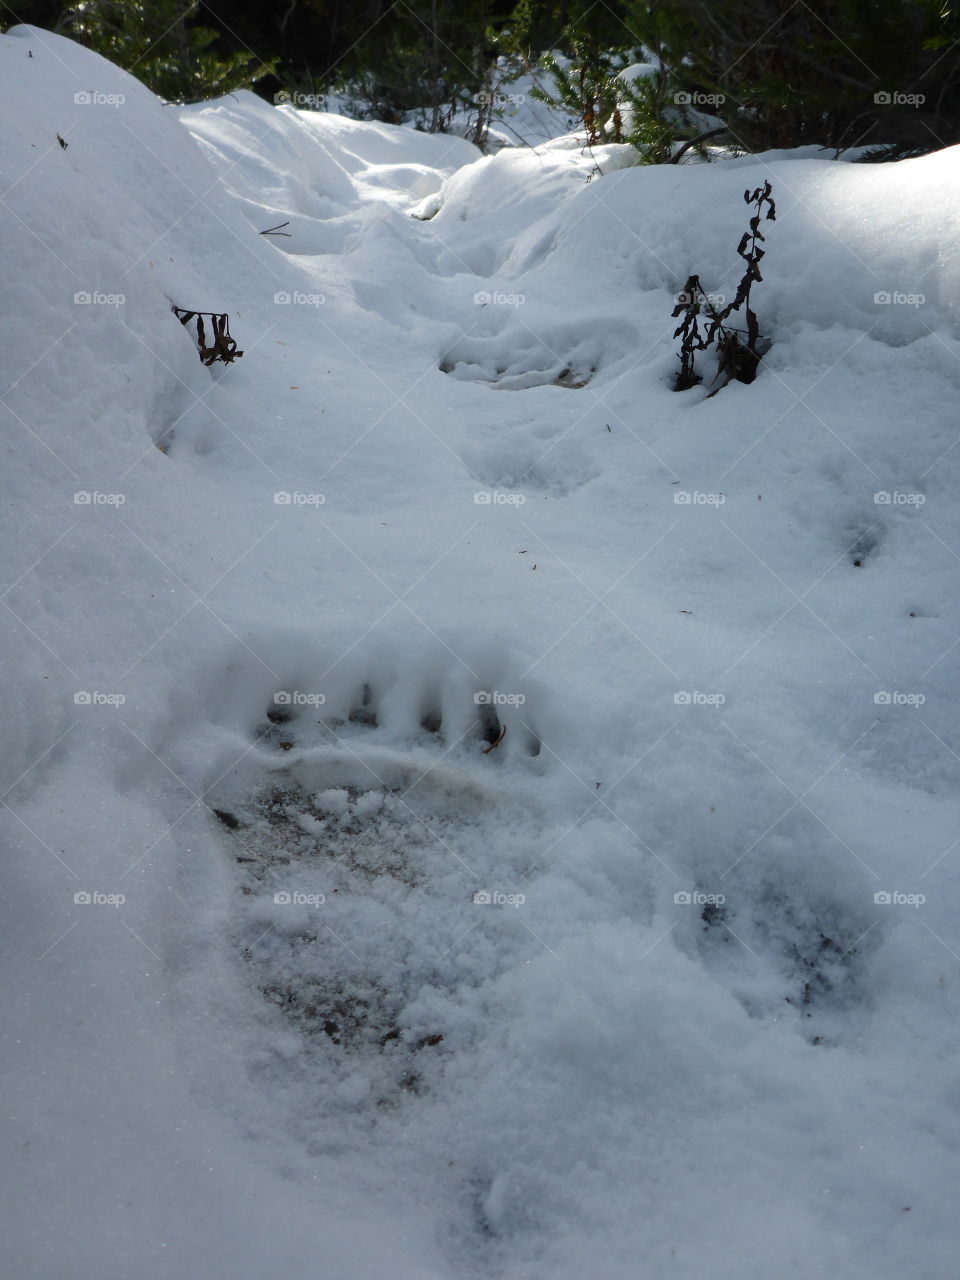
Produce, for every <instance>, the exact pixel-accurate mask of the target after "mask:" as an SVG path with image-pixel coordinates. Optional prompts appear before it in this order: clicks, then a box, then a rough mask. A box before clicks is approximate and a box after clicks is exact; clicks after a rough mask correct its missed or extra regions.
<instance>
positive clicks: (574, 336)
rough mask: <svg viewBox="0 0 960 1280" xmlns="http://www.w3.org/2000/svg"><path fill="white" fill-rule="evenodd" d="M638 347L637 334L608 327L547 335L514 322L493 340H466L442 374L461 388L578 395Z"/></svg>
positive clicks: (450, 353)
mask: <svg viewBox="0 0 960 1280" xmlns="http://www.w3.org/2000/svg"><path fill="white" fill-rule="evenodd" d="M635 345H636V334H633V333H631V332H630V331H629V330H626V329H625V328H624V327H623V326H622V325H619V324H612V323H610V322H609V321H596V320H594V321H590V320H585V321H583V322H581V323H579V324H577V325H563V326H560V327H557V328H553V329H552V330H550V331H549V332H546V333H543V334H539V333H535V332H534V331H533V330H532V329H531V328H530V327H528V326H527V325H526V324H522V323H519V322H514V323H513V324H512V325H508V326H507V327H506V328H505V329H504V330H503V331H502V332H501V333H499V334H495V335H492V336H483V335H477V334H472V333H468V334H465V335H464V336H463V337H462V338H460V339H459V340H458V341H456V342H454V343H453V344H452V345H451V346H450V347H449V348H448V349H447V351H446V352H445V353H444V356H443V359H442V361H441V363H440V369H441V372H443V373H448V374H450V375H451V376H452V377H454V378H457V379H458V380H459V381H461V382H485V383H488V384H489V385H490V386H491V387H493V388H494V389H495V390H497V391H523V390H527V389H529V388H531V387H544V386H555V387H566V388H567V389H569V390H579V389H580V388H582V387H585V386H586V385H587V384H588V383H589V382H591V381H592V380H593V378H594V377H595V376H596V375H597V374H598V373H599V372H600V371H601V370H603V369H605V368H606V367H607V366H609V365H611V364H613V363H615V362H616V361H618V360H620V359H622V358H623V357H624V356H627V355H629V353H630V352H631V351H632V350H633V349H634V347H635Z"/></svg>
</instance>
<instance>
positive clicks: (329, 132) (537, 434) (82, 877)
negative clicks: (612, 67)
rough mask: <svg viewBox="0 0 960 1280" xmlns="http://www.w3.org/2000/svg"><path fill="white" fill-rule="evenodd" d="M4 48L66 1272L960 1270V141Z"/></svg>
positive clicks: (46, 1142) (38, 1053) (35, 1264)
mask: <svg viewBox="0 0 960 1280" xmlns="http://www.w3.org/2000/svg"><path fill="white" fill-rule="evenodd" d="M29 55H32V56H29ZM0 60H2V84H3V90H2V101H3V105H4V121H5V127H4V130H3V136H2V141H0V176H2V189H3V195H2V204H0V217H2V220H3V228H4V235H5V244H6V245H7V246H8V250H7V261H6V264H5V272H4V275H5V285H6V289H5V306H4V310H3V317H2V322H0V323H2V325H3V350H4V353H5V365H4V367H5V371H6V374H7V377H6V378H5V380H4V384H5V386H6V387H7V389H6V390H5V391H4V392H3V394H2V397H0V407H2V413H3V421H4V427H5V436H4V438H5V441H6V449H5V466H4V468H3V484H4V486H5V490H6V492H5V497H4V503H3V509H4V515H5V528H4V546H5V548H6V574H5V577H6V581H5V583H4V594H3V596H2V599H3V604H4V608H3V610H2V611H0V621H2V626H3V633H4V634H3V645H4V653H5V655H6V666H5V693H6V698H5V707H6V710H5V717H4V733H3V752H2V753H0V769H2V776H3V786H2V792H3V803H4V809H3V813H2V819H0V820H2V826H3V835H4V843H5V847H6V850H7V853H6V861H5V868H6V873H5V874H6V884H5V892H4V894H3V895H2V896H0V914H2V929H0V948H2V957H3V965H4V975H5V982H4V991H5V997H6V998H5V1009H4V1013H3V1018H2V1020H0V1028H2V1031H0V1034H2V1036H3V1049H4V1052H3V1055H2V1063H3V1067H2V1070H3V1080H2V1096H3V1099H4V1114H5V1119H6V1127H7V1155H6V1159H5V1160H4V1162H3V1195H4V1202H5V1204H6V1205H7V1208H8V1230H7V1250H6V1252H7V1257H8V1263H7V1267H8V1272H9V1274H11V1275H16V1276H18V1277H29V1278H30V1280H47V1278H49V1280H61V1277H63V1276H65V1275H69V1276H71V1277H72V1278H75V1280H88V1278H90V1280H93V1278H94V1277H95V1278H96V1280H113V1278H114V1277H116V1278H117V1280H119V1278H120V1277H124V1278H126V1277H128V1276H130V1275H132V1274H137V1275H139V1276H143V1277H144V1278H145V1280H167V1278H168V1277H169V1278H171V1280H172V1278H174V1277H177V1278H178V1280H179V1277H182V1276H187V1275H189V1276H191V1277H211V1278H214V1277H216V1278H218V1280H219V1278H220V1277H230V1278H231V1280H237V1278H242V1280H248V1278H250V1280H253V1278H254V1277H257V1278H259V1277H266V1276H276V1275H278V1274H289V1275H291V1276H306V1275H314V1274H324V1275H326V1274H330V1275H344V1276H350V1277H360V1278H362V1277H365V1276H370V1277H373V1276H382V1275H384V1274H388V1275H390V1276H394V1277H398V1278H402V1280H420V1278H421V1277H422V1278H423V1280H426V1277H432V1278H435V1280H441V1278H442V1280H447V1278H450V1280H452V1278H453V1277H458V1278H459V1277H464V1276H476V1277H484V1276H502V1277H507V1278H509V1280H541V1278H542V1277H546V1276H550V1277H551V1278H553V1280H565V1278H566V1277H571V1278H572V1277H580V1276H582V1275H602V1276H604V1277H605V1278H609V1280H619V1278H620V1277H628V1276H630V1277H633V1276H636V1275H637V1274H640V1273H642V1274H645V1275H647V1274H649V1275H651V1276H673V1277H684V1278H685V1277H691V1278H692V1277H700V1276H702V1275H703V1274H704V1272H706V1271H709V1272H710V1274H711V1275H713V1276H716V1277H718V1280H727V1278H730V1280H733V1277H737V1280H751V1278H753V1277H755V1278H756V1280H761V1278H763V1280H766V1278H767V1277H769V1276H770V1275H794V1276H811V1275H818V1274H821V1273H823V1272H827V1271H829V1272H831V1273H832V1274H833V1275H836V1276H839V1277H843V1278H844V1280H858V1278H861V1277H862V1278H863V1280H866V1278H867V1277H869V1278H870V1280H875V1278H876V1277H887V1276H889V1277H894V1276H896V1277H899V1276H902V1275H906V1274H909V1275H911V1276H917V1277H924V1278H936V1280H941V1278H946V1277H948V1276H952V1275H953V1274H955V1262H954V1257H953V1254H954V1249H953V1247H952V1242H953V1225H954V1218H955V1209H954V1204H953V1201H954V1196H953V1194H952V1191H953V1187H954V1185H955V1180H956V1175H957V1152H958V1147H960V1125H958V1112H957V1084H956V1070H955V1061H956V1052H957V1032H956V1027H957V1025H958V1021H957V1014H958V989H960V987H958V979H960V973H958V964H960V960H958V954H957V953H958V950H960V936H958V927H957V916H956V910H955V904H956V890H957V853H956V848H955V846H956V834H955V833H956V830H957V822H958V816H960V815H958V807H960V806H958V802H957V788H956V784H957V780H958V773H960V770H958V762H960V754H958V753H960V742H958V734H957V727H956V715H955V695H954V689H955V687H956V676H957V663H958V653H960V649H958V647H957V636H958V634H960V632H958V605H957V598H958V593H957V591H956V564H957V560H958V558H960V513H958V509H957V504H956V501H955V494H956V492H957V485H958V480H960V475H958V470H960V450H958V449H957V448H956V446H957V443H958V434H957V427H956V421H955V414H954V412H953V409H952V406H953V404H954V403H955V400H956V395H957V388H958V381H960V376H958V363H957V355H958V350H960V348H958V341H957V314H956V307H957V298H958V278H957V266H958V246H960V229H958V226H957V217H958V215H957V213H956V206H957V184H958V164H960V159H958V157H960V151H958V149H956V148H953V149H948V150H946V151H943V152H940V153H938V154H935V155H932V156H929V157H927V158H924V159H919V160H914V161H908V162H904V163H902V164H897V165H876V166H855V165H850V164H843V163H840V164H837V163H833V162H831V161H829V160H827V159H817V158H814V157H813V156H811V155H810V154H809V152H802V153H799V154H786V153H776V154H771V155H767V156H761V157H748V158H741V159H739V160H737V161H729V162H721V163H716V164H712V165H703V164H691V165H683V166H679V167H673V166H666V167H649V168H644V167H637V166H635V165H632V164H628V161H629V160H630V156H629V154H628V153H627V151H626V149H624V148H617V147H609V148H594V150H593V152H592V153H589V152H587V153H582V152H581V150H580V149H578V147H577V146H576V144H575V141H574V140H572V139H570V138H566V139H554V140H545V141H544V142H543V144H542V145H538V146H536V147H535V148H531V147H522V148H516V149H510V150H501V151H500V152H498V153H497V154H496V155H494V156H488V157H480V156H479V154H478V153H477V151H476V149H475V148H473V147H472V146H471V145H470V144H469V143H467V142H465V141H463V140H462V139H459V138H451V137H443V136H437V137H434V136H430V135H425V134H420V133H417V132H415V131H414V130H410V129H402V128H392V127H389V126H385V125H377V124H369V123H359V122H355V121H347V120H345V119H343V118H341V117H338V116H335V115H326V114H323V113H298V112H296V111H294V110H292V109H290V108H286V107H281V108H272V107H270V106H269V105H265V104H264V103H262V102H261V101H259V100H257V99H256V98H255V97H253V96H252V95H250V94H237V95H231V96H230V97H229V98H226V99H223V100H220V101H217V102H214V103H209V104H204V105H202V106H199V107H190V108H183V109H178V108H175V107H171V106H166V105H163V104H161V103H160V102H159V101H157V100H156V99H155V98H154V97H153V96H152V95H151V94H150V93H148V92H147V90H146V89H144V88H143V87H142V86H141V85H139V84H138V83H137V82H136V81H134V80H133V79H132V78H131V77H130V76H128V75H126V74H125V73H123V72H121V71H119V70H118V69H116V68H114V67H111V66H110V65H108V64H107V63H106V62H104V61H103V60H102V59H100V58H98V57H97V56H95V55H93V54H91V53H90V52H88V51H85V50H83V49H81V48H79V47H77V46H75V45H73V44H72V43H71V42H69V41H67V40H65V39H63V38H60V37H56V36H52V35H50V34H48V33H45V32H41V31H39V30H37V29H34V28H27V27H17V28H14V29H13V30H12V31H9V32H7V33H6V34H5V35H4V36H2V37H0ZM78 93H81V94H87V95H88V97H89V98H90V100H89V101H82V100H81V101H75V95H76V94H78ZM120 97H122V101H120V102H117V101H116V99H117V98H120ZM109 99H113V101H112V102H111V101H108V100H109ZM57 134H59V135H60V137H62V138H63V139H64V141H65V142H66V143H67V146H66V148H65V149H64V148H63V147H62V146H61V145H60V144H59V142H58V140H57ZM765 179H769V180H770V181H771V183H772V184H773V188H774V194H775V198H776V200H777V221H776V222H775V223H769V224H765V226H764V229H765V232H766V234H767V246H766V247H767V250H768V254H767V257H766V259H765V261H764V266H763V271H764V276H765V279H764V282H763V284H762V285H759V286H757V289H756V293H755V295H754V297H755V304H756V307H757V310H758V313H759V314H760V317H761V324H762V326H763V329H764V332H767V333H769V334H770V335H771V337H772V339H773V345H772V348H771V350H770V352H769V354H768V356H767V357H766V358H765V359H764V361H763V364H762V366H761V373H760V377H759V378H758V380H757V382H756V383H754V384H753V385H751V386H742V385H740V384H733V385H730V386H728V387H726V388H724V389H723V390H722V391H721V392H720V394H718V395H717V396H715V397H713V398H711V399H707V398H706V396H707V393H708V391H709V389H710V388H709V385H708V382H709V375H708V382H707V384H705V385H704V386H703V387H701V388H699V389H696V390H694V391H691V392H687V393H684V394H681V395H677V394H674V393H673V391H672V389H671V377H672V374H673V372H674V371H675V368H676V354H675V352H676V344H675V342H674V340H673V339H672V329H673V322H671V319H670V313H671V310H672V307H673V305H674V295H675V293H676V292H677V291H678V290H679V289H680V288H681V287H682V285H683V283H684V281H685V280H686V278H687V276H688V275H689V274H690V273H691V272H697V273H698V274H699V275H700V277H701V280H702V281H703V283H704V287H705V288H708V289H710V290H713V291H718V292H724V291H726V292H731V291H732V290H734V289H735V287H736V283H737V280H738V279H739V274H738V262H739V260H738V259H737V258H736V255H735V252H734V251H735V248H736V245H737V242H738V240H739V238H740V235H741V233H742V231H743V229H744V228H745V226H746V216H747V214H746V207H745V205H744V203H743V199H742V195H743V191H744V189H745V188H753V187H755V186H758V185H760V184H761V183H762V182H763V181H764V180H765ZM284 221H287V222H289V225H288V226H287V227H286V228H285V230H286V231H288V232H289V233H290V235H289V238H282V237H278V236H272V237H268V236H262V235H260V234H258V233H259V232H260V231H262V230H265V229H267V228H269V227H273V226H276V225H277V224H278V223H280V222H284ZM77 295H89V296H90V297H91V298H92V299H93V300H91V301H82V300H80V301H78V300H76V297H77ZM878 295H879V300H878ZM884 297H887V298H889V299H890V300H889V301H886V300H884ZM121 299H122V300H121ZM172 304H176V305H177V306H181V307H186V308H189V309H192V308H196V307H203V308H205V309H207V308H209V309H211V310H217V311H227V312H229V315H230V322H231V332H232V333H233V335H234V337H235V338H236V339H237V341H238V344H239V346H240V348H241V349H242V350H243V351H244V356H243V358H242V359H241V360H239V361H237V362H235V363H234V364H232V365H231V366H230V367H224V366H220V365H217V366H214V367H213V368H209V369H208V368H205V367H204V366H202V365H201V364H200V362H199V360H198V359H197V351H196V346H195V343H194V341H193V337H192V332H191V329H190V328H189V327H188V328H186V329H184V328H182V327H181V326H180V325H179V324H178V323H177V322H176V318H175V317H174V316H173V315H172V314H171V312H170V307H171V305H172ZM704 369H705V370H706V369H707V365H706V364H705V365H704ZM8 384H9V385H8ZM495 392H496V393H497V394H494V393H495ZM78 495H79V497H78ZM121 699H122V701H121ZM921 699H922V700H921ZM504 727H505V728H506V734H505V736H503V737H502V738H501V737H500V735H501V731H502V730H503V728H504ZM218 814H219V816H218ZM878 894H879V895H881V898H880V900H879V901H877V900H875V895H878ZM76 895H80V897H79V899H78V898H77V897H76ZM883 895H886V896H887V897H888V898H889V899H890V900H889V901H884V900H883ZM121 897H122V901H120V898H121ZM920 899H922V901H921V900H920Z"/></svg>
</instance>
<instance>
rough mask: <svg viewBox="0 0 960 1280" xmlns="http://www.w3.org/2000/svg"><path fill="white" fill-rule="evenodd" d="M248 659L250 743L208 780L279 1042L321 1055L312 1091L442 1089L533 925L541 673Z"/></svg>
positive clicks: (421, 658)
mask: <svg viewBox="0 0 960 1280" xmlns="http://www.w3.org/2000/svg"><path fill="white" fill-rule="evenodd" d="M301 656H302V655H301ZM247 663H248V659H246V658H241V657H239V656H238V658H237V660H236V663H235V668H236V669H235V671H234V673H233V675H234V678H236V679H237V680H238V683H237V684H236V685H234V684H233V679H231V680H229V681H227V682H226V683H225V684H224V686H223V690H222V693H223V696H224V699H225V704H231V703H235V702H236V700H237V699H239V700H240V701H241V702H242V703H243V704H244V705H243V707H242V708H241V710H240V712H239V719H240V720H241V722H242V724H243V729H244V733H245V735H246V738H247V741H248V750H247V752H246V754H245V755H244V756H243V758H242V760H241V761H239V762H238V763H237V765H236V766H235V767H234V768H233V769H231V770H230V771H229V772H228V773H227V774H226V775H225V776H224V777H222V778H220V779H219V780H218V781H217V782H216V784H215V785H214V786H213V787H212V788H211V790H210V791H208V793H207V796H206V800H207V804H208V806H209V808H210V809H211V811H212V814H213V815H214V817H215V819H216V820H217V821H218V824H219V826H220V828H221V830H222V833H223V840H222V842H221V844H222V848H223V849H224V851H225V856H226V857H227V859H228V860H229V861H230V862H232V864H233V865H234V867H235V877H236V892H237V906H238V910H237V913H236V916H235V918H234V923H233V925H232V926H231V932H232V938H231V944H232V949H233V950H234V953H235V954H236V955H238V956H239V957H240V958H241V961H242V965H243V968H244V972H245V974H246V976H247V981H248V984H249V985H250V986H252V987H253V988H254V989H255V991H256V992H257V993H258V998H259V1000H260V1001H261V1012H262V1016H264V1017H266V1018H267V1020H268V1022H269V1023H271V1025H273V1027H274V1029H275V1031H277V1032H279V1030H280V1028H281V1027H282V1028H283V1034H282V1035H281V1036H280V1039H279V1040H278V1042H277V1043H279V1044H282V1045H283V1046H285V1047H284V1048H283V1050H282V1052H283V1054H284V1055H289V1054H290V1053H291V1052H292V1051H293V1050H291V1047H290V1045H291V1041H290V1036H291V1035H292V1036H293V1037H294V1042H293V1043H295V1045H296V1053H297V1054H299V1053H301V1052H303V1053H306V1054H308V1055H309V1060H310V1063H311V1072H312V1078H313V1079H314V1080H315V1082H316V1091H317V1092H316V1102H315V1104H314V1105H316V1106H317V1107H318V1108H319V1110H320V1111H321V1112H322V1111H323V1110H324V1109H325V1108H329V1109H330V1110H331V1111H336V1112H337V1113H338V1114H340V1113H342V1111H343V1109H344V1108H345V1107H346V1108H348V1109H350V1108H353V1109H354V1110H356V1111H357V1112H358V1114H365V1115H367V1116H368V1117H369V1116H370V1115H371V1114H373V1115H375V1114H377V1110H378V1108H382V1107H384V1106H390V1107H392V1106H395V1105H397V1104H399V1103H400V1102H401V1101H402V1099H403V1098H404V1097H406V1096H409V1095H411V1094H417V1093H421V1092H423V1091H425V1090H427V1089H429V1086H430V1080H431V1077H432V1076H433V1075H434V1074H436V1073H438V1072H441V1071H442V1070H443V1064H444V1061H445V1059H446V1058H448V1057H449V1055H450V1054H451V1053H454V1052H456V1051H458V1050H462V1049H464V1048H466V1047H467V1043H466V1042H467V1040H468V1039H469V1036H470V1034H471V1033H470V1032H469V1030H468V1029H467V1027H466V1024H465V1019H464V1018H463V1015H462V998H463V990H464V987H465V986H467V987H475V986H479V985H480V984H482V983H483V982H484V981H487V980H489V979H490V978H491V976H493V975H494V974H495V973H496V972H499V971H501V970H502V969H503V968H504V967H505V966H509V965H512V964H515V963H517V962H518V956H519V953H520V950H521V949H523V948H524V947H529V945H530V943H531V937H532V935H530V933H529V930H526V929H524V927H523V925H522V919H521V908H522V904H523V901H524V899H525V898H526V897H527V896H528V895H529V894H530V893H531V891H532V890H531V884H532V868H534V867H535V865H536V864H537V863H538V862H539V861H540V859H541V857H542V854H543V849H544V843H543V835H542V822H543V814H542V813H541V812H539V808H540V807H539V804H538V797H537V787H536V783H537V779H538V777H539V775H540V774H541V773H542V771H543V770H544V768H546V767H547V758H546V756H545V755H544V754H543V753H542V752H541V745H542V743H541V728H540V724H541V717H542V713H543V697H542V693H541V691H540V690H539V689H538V688H537V687H536V686H535V685H533V684H527V685H523V686H522V687H521V682H520V681H516V680H513V679H511V678H510V676H509V674H507V673H508V671H509V664H506V665H504V664H503V663H501V664H500V674H499V676H498V679H496V680H493V679H487V680H480V679H478V678H477V676H476V675H475V674H474V673H473V672H471V671H470V670H469V669H468V668H467V667H465V666H464V665H463V664H461V663H459V662H458V660H457V659H456V658H454V657H453V656H452V655H451V654H450V653H449V652H447V651H446V650H442V649H439V650H434V651H431V652H430V653H429V654H425V653H422V652H421V653H417V654H415V655H414V656H413V657H412V658H407V659H406V660H403V661H399V662H391V661H389V660H386V659H384V658H383V657H382V656H381V659H380V660H379V661H378V660H377V658H376V657H375V656H370V657H369V660H368V663H367V665H363V662H362V660H361V659H358V660H356V661H355V662H354V663H353V665H352V667H351V669H350V670H349V671H338V670H337V669H336V668H334V669H333V670H330V671H328V672H326V674H317V675H316V676H312V677H308V676H307V675H306V674H305V671H306V670H307V664H306V663H305V662H302V661H301V663H300V670H299V674H298V675H297V676H296V678H293V677H291V678H290V679H287V680H286V681H283V682H281V683H280V684H279V685H278V684H277V682H275V681H273V682H271V683H268V682H265V681H264V679H263V678H262V676H259V677H258V678H257V680H256V681H255V685H256V690H255V693H252V692H251V684H250V679H251V676H252V672H251V671H250V670H249V669H246V670H244V668H245V666H246V664H247ZM323 665H324V664H323V663H320V664H319V665H317V664H314V670H315V671H317V672H318V673H322V672H323ZM341 665H345V664H341ZM474 665H475V666H477V669H478V670H479V664H474ZM231 686H232V687H233V690H234V696H231V692H230V690H231ZM241 691H242V692H241ZM253 697H256V698H258V702H257V703H254V702H253V701H252V698H253ZM233 710H234V714H235V718H236V714H237V708H236V706H235V705H234V707H233ZM268 1040H269V1037H268ZM371 1108H372V1109H373V1110H372V1111H371Z"/></svg>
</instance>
